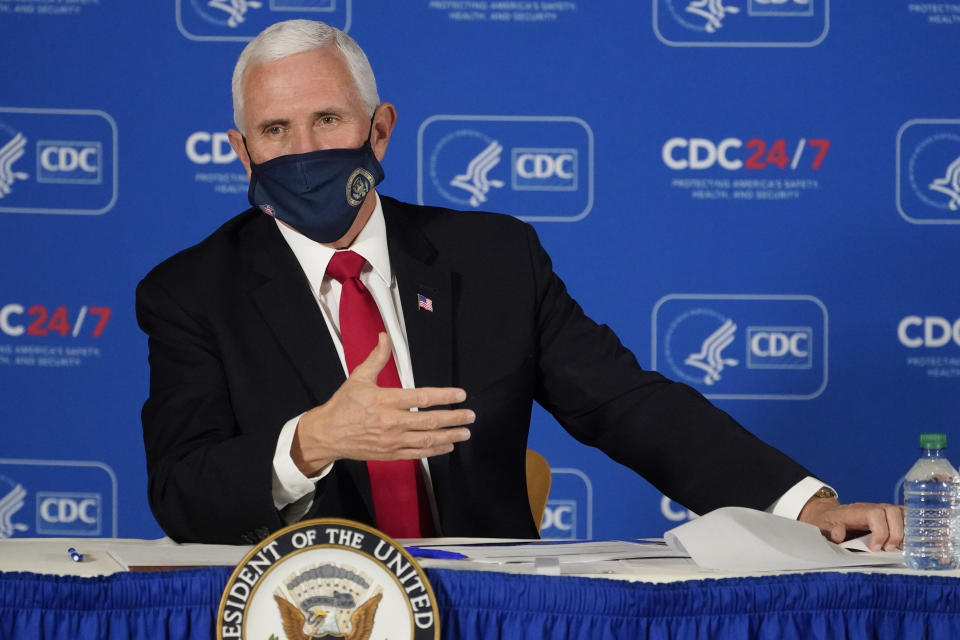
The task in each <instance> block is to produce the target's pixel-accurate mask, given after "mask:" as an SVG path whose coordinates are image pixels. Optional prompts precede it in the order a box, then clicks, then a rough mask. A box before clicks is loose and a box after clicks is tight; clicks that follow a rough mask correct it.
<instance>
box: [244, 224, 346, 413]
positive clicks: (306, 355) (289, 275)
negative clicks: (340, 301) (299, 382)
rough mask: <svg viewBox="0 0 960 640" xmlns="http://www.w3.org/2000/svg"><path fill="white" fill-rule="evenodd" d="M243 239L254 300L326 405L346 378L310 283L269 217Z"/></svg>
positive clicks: (318, 401) (318, 400)
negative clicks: (246, 248) (250, 265)
mask: <svg viewBox="0 0 960 640" xmlns="http://www.w3.org/2000/svg"><path fill="white" fill-rule="evenodd" d="M248 231H249V233H248V234H247V235H246V236H245V237H244V238H243V240H242V241H243V242H245V243H247V244H248V247H249V249H248V250H249V253H248V255H250V256H252V274H251V283H250V290H249V291H250V296H251V297H252V299H253V301H254V303H255V304H256V306H257V308H258V309H259V311H260V313H261V314H262V316H263V319H264V321H265V322H266V323H267V325H268V326H269V327H270V330H271V331H272V332H273V335H274V337H275V338H276V339H277V342H279V343H280V346H281V347H282V348H283V350H284V351H285V352H286V354H287V357H288V358H289V359H290V362H291V363H292V364H293V366H294V368H295V369H296V370H297V372H298V373H299V374H300V376H301V377H302V378H303V382H304V385H305V386H306V387H307V388H308V389H309V390H310V392H311V394H312V395H313V400H314V401H315V402H316V404H322V403H324V402H326V401H327V400H328V399H329V398H330V396H331V395H333V392H334V391H336V390H337V388H338V387H339V386H340V385H341V384H343V381H344V375H343V370H342V368H341V366H340V359H339V356H338V355H337V351H336V348H335V347H334V346H333V341H332V340H331V338H330V335H329V333H328V332H327V330H326V328H327V327H326V323H325V322H324V320H323V314H322V313H321V312H320V309H319V307H318V306H317V302H316V300H315V299H314V298H313V296H312V295H311V294H310V283H309V282H308V281H307V277H306V275H304V273H303V269H301V268H300V264H299V263H298V262H297V259H296V257H295V256H294V255H293V252H292V251H291V250H290V247H288V246H287V244H286V243H285V242H284V241H283V237H282V236H281V235H280V232H279V230H278V229H277V228H276V227H275V223H274V222H273V220H272V219H270V218H269V217H267V216H263V219H262V221H258V222H257V224H256V225H254V226H253V227H252V228H250V229H248Z"/></svg>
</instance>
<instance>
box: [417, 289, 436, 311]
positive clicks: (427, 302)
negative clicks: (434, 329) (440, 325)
mask: <svg viewBox="0 0 960 640" xmlns="http://www.w3.org/2000/svg"><path fill="white" fill-rule="evenodd" d="M417 309H423V310H424V311H430V312H431V313H432V312H433V300H431V299H430V298H428V297H427V296H425V295H423V294H422V293H418V294H417Z"/></svg>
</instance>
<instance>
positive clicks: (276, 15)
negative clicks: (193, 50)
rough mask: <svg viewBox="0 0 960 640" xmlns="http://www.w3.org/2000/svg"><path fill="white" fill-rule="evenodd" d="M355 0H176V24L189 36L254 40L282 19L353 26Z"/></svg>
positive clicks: (219, 39)
mask: <svg viewBox="0 0 960 640" xmlns="http://www.w3.org/2000/svg"><path fill="white" fill-rule="evenodd" d="M352 2H353V0H176V4H175V11H176V20H177V28H178V29H180V33H181V34H182V35H183V36H184V37H185V38H189V39H190V40H199V41H227V42H231V41H232V42H238V41H246V40H252V39H253V38H254V36H256V35H257V34H258V33H260V32H261V31H263V29H265V28H266V27H267V26H269V25H271V24H273V23H274V22H278V21H280V20H287V19H293V18H307V19H310V20H322V21H323V22H326V23H327V24H329V25H332V26H337V27H339V28H341V29H342V30H343V31H349V30H350V14H351V4H352Z"/></svg>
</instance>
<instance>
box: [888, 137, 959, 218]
mask: <svg viewBox="0 0 960 640" xmlns="http://www.w3.org/2000/svg"><path fill="white" fill-rule="evenodd" d="M897 210H898V211H900V215H901V216H903V218H904V219H905V220H907V221H908V222H912V223H914V224H960V120H910V121H909V122H907V123H906V124H904V125H903V126H902V127H900V131H899V133H898V134H897Z"/></svg>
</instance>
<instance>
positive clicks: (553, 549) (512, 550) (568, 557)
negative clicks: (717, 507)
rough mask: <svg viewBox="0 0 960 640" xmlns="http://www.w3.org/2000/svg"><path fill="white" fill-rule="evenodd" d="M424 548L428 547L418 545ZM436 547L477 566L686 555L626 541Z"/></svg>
mask: <svg viewBox="0 0 960 640" xmlns="http://www.w3.org/2000/svg"><path fill="white" fill-rule="evenodd" d="M418 546H425V545H418ZM434 548H436V549H442V550H444V551H452V552H454V553H460V554H463V555H465V556H467V559H469V560H471V561H473V562H478V563H501V564H502V563H509V562H530V563H533V562H535V561H536V559H537V558H557V560H558V561H559V563H560V564H567V563H592V562H604V561H610V560H625V559H629V558H677V557H687V555H686V554H685V553H682V552H679V551H677V549H673V548H670V547H668V546H667V545H666V544H663V543H662V542H659V541H647V542H626V541H621V540H606V541H599V542H570V543H549V542H526V543H521V544H466V545H437V546H435V547H434Z"/></svg>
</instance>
